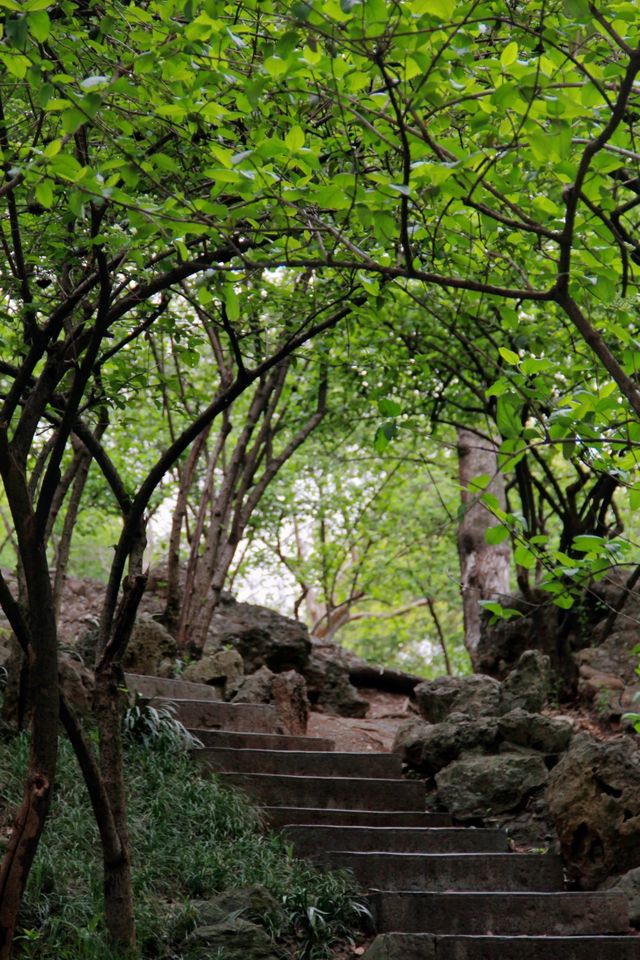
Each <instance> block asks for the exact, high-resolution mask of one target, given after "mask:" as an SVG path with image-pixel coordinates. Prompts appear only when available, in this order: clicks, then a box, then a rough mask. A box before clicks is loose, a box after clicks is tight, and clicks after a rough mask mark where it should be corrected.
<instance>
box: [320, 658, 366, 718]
mask: <svg viewBox="0 0 640 960" xmlns="http://www.w3.org/2000/svg"><path fill="white" fill-rule="evenodd" d="M305 677H306V679H307V686H308V691H309V699H310V701H311V703H312V704H313V705H314V706H315V707H316V708H317V709H318V710H320V711H321V712H322V713H329V714H332V715H333V716H337V717H364V716H366V714H367V711H368V709H369V703H368V701H367V700H365V699H364V697H361V696H360V694H359V693H358V691H357V690H356V688H355V687H354V686H353V684H352V683H351V681H350V680H349V665H348V661H347V658H346V657H343V656H342V654H341V651H340V648H339V647H336V648H335V658H333V657H330V656H329V655H328V654H327V652H326V651H325V650H317V649H314V652H313V654H312V656H311V659H310V661H309V665H308V667H307V669H306V670H305Z"/></svg>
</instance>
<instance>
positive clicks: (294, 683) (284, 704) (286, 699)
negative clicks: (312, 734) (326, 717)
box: [232, 667, 309, 736]
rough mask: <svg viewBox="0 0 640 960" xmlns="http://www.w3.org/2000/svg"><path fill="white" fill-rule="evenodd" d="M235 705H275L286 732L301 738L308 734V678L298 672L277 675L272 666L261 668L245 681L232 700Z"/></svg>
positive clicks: (282, 728) (282, 727)
mask: <svg viewBox="0 0 640 960" xmlns="http://www.w3.org/2000/svg"><path fill="white" fill-rule="evenodd" d="M232 703H267V704H273V706H274V707H275V708H276V713H277V715H278V723H279V726H280V728H281V730H282V731H283V732H285V733H291V734H294V735H301V736H304V735H305V734H306V732H307V723H308V720H309V699H308V697H307V685H306V683H305V680H304V677H303V676H302V675H301V674H299V673H297V672H296V671H295V670H285V671H284V673H274V672H273V671H272V670H269V667H260V669H259V670H256V672H255V673H251V674H249V676H248V677H244V678H243V680H242V682H241V683H240V684H239V686H238V688H237V690H236V692H235V694H234V696H233V697H232Z"/></svg>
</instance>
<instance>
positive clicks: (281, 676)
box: [271, 670, 310, 736]
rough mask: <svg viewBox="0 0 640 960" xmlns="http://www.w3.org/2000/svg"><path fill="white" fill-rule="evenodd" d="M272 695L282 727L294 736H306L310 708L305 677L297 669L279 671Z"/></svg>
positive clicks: (272, 684) (275, 677)
mask: <svg viewBox="0 0 640 960" xmlns="http://www.w3.org/2000/svg"><path fill="white" fill-rule="evenodd" d="M271 695H272V698H273V704H274V706H275V708H276V713H277V715H278V721H279V723H280V725H281V726H282V728H283V729H284V730H285V731H286V732H287V733H290V734H293V735H294V736H304V735H305V734H306V732H307V724H308V722H309V710H310V707H309V698H308V697H307V685H306V683H305V679H304V677H303V676H302V675H301V674H299V673H297V672H296V671H295V670H286V671H285V672H284V673H277V674H276V675H275V676H274V678H273V680H272V683H271Z"/></svg>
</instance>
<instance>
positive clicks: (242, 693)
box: [232, 666, 275, 703]
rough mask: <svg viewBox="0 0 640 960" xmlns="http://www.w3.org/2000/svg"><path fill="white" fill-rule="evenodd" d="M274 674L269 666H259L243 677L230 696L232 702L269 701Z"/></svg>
mask: <svg viewBox="0 0 640 960" xmlns="http://www.w3.org/2000/svg"><path fill="white" fill-rule="evenodd" d="M274 676H275V674H274V673H273V672H272V671H271V670H270V669H269V667H264V666H263V667H260V669H259V670H256V672H255V673H250V674H249V676H247V677H245V678H244V680H242V682H241V683H240V685H239V686H238V688H237V691H236V693H235V694H234V695H233V697H232V702H233V703H271V700H272V686H273V678H274Z"/></svg>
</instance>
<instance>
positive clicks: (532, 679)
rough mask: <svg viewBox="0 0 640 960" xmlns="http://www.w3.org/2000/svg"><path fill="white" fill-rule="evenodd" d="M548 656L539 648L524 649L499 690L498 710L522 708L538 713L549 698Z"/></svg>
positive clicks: (503, 711) (505, 710) (507, 710)
mask: <svg viewBox="0 0 640 960" xmlns="http://www.w3.org/2000/svg"><path fill="white" fill-rule="evenodd" d="M550 684H551V672H550V661H549V657H547V656H546V655H545V654H543V653H540V651H539V650H525V652H524V653H523V654H522V656H521V657H520V659H519V660H518V662H517V664H516V666H515V669H513V670H512V671H511V673H510V674H509V675H508V676H507V678H506V679H505V681H504V683H503V684H502V688H501V690H500V712H501V713H508V712H509V711H510V710H516V709H518V708H519V709H522V710H528V711H529V712H530V713H538V712H539V711H540V710H542V708H543V707H544V706H545V704H546V703H547V700H548V699H549V691H550Z"/></svg>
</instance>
